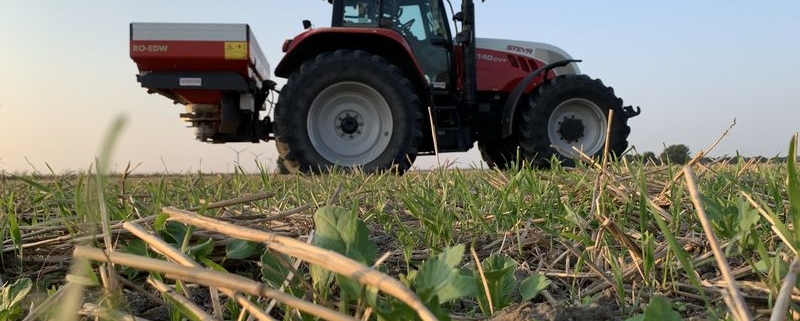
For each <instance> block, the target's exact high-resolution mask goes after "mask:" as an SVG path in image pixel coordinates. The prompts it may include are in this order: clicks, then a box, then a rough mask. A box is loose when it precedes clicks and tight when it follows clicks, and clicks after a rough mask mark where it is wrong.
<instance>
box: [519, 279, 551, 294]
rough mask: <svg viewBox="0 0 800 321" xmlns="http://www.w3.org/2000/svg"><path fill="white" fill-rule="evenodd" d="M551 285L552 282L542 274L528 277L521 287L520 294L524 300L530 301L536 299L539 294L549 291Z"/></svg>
mask: <svg viewBox="0 0 800 321" xmlns="http://www.w3.org/2000/svg"><path fill="white" fill-rule="evenodd" d="M550 283H551V282H550V280H549V279H547V277H546V276H544V274H541V273H536V274H534V275H531V276H529V277H527V278H526V279H525V280H524V281H522V283H521V284H520V285H519V293H520V294H521V295H522V300H523V301H529V300H531V299H533V298H535V297H536V296H538V295H539V293H541V292H542V291H544V290H545V289H547V287H548V286H549V285H550Z"/></svg>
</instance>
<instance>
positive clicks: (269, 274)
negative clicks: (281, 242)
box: [261, 251, 291, 288]
mask: <svg viewBox="0 0 800 321" xmlns="http://www.w3.org/2000/svg"><path fill="white" fill-rule="evenodd" d="M278 255H281V258H282V259H283V260H284V261H285V262H291V261H289V259H288V257H287V256H286V255H283V254H278ZM288 275H289V269H288V268H286V266H285V265H283V264H282V263H281V261H280V260H278V258H276V257H275V255H274V254H273V253H272V252H270V251H264V254H262V255H261V278H262V279H263V280H264V281H265V282H266V283H267V284H269V285H270V286H271V287H273V288H278V287H280V286H281V284H283V281H284V280H286V277H287V276H288Z"/></svg>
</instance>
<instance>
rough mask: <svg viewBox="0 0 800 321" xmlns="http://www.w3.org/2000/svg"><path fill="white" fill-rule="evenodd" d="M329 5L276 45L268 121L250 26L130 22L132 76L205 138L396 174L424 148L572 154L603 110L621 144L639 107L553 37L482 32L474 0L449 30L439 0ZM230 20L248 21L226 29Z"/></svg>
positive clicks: (357, 0) (298, 168)
mask: <svg viewBox="0 0 800 321" xmlns="http://www.w3.org/2000/svg"><path fill="white" fill-rule="evenodd" d="M329 2H332V5H333V19H332V26H331V27H330V28H311V24H310V23H309V22H308V21H305V22H304V24H305V27H306V30H305V31H304V32H302V33H300V34H299V35H297V36H296V37H294V38H293V39H291V40H287V41H286V42H285V43H284V46H283V51H284V52H285V56H284V57H283V59H282V60H281V61H280V63H279V64H278V65H277V67H276V68H275V75H276V76H278V77H283V78H287V79H288V80H287V82H286V85H285V86H283V87H282V88H281V90H280V95H279V98H278V102H277V105H275V108H274V120H272V119H270V118H269V117H265V118H263V119H260V116H259V112H261V111H264V110H265V108H264V105H265V102H266V101H268V99H267V98H268V95H269V94H270V90H271V89H274V82H272V81H271V80H269V74H268V65H267V64H266V59H264V58H263V54H261V51H260V49H259V48H258V45H257V43H256V42H255V38H254V37H253V36H252V32H251V31H250V30H249V27H247V26H246V25H211V24H203V25H191V26H189V25H185V24H183V28H182V27H181V25H182V24H136V23H134V24H131V57H132V58H133V59H134V61H136V62H137V65H138V66H139V70H140V71H141V73H140V75H139V82H141V84H142V86H143V87H146V88H148V89H150V90H151V91H152V92H157V93H160V94H162V95H165V96H167V97H170V98H172V99H173V100H175V101H176V102H177V103H181V104H184V105H187V109H188V111H189V112H188V113H186V114H182V116H183V117H184V118H185V119H186V120H187V121H189V122H191V123H192V125H193V126H195V127H197V129H198V138H199V139H201V140H204V141H209V142H214V143H224V142H242V141H250V142H257V141H259V140H270V139H275V142H276V146H277V149H278V151H279V153H280V156H281V158H282V159H283V162H284V165H285V166H286V167H287V168H288V169H289V170H290V171H292V172H307V173H321V172H326V171H329V170H331V169H332V168H343V169H350V168H361V169H363V170H365V171H368V172H374V171H385V170H393V171H398V172H403V171H405V170H407V169H409V168H410V167H411V165H412V164H413V162H414V160H415V159H416V157H417V156H418V155H431V154H435V153H442V152H463V151H467V150H469V149H470V148H472V147H473V145H474V143H476V142H477V143H478V148H479V149H480V152H481V155H482V156H483V159H484V160H485V161H486V162H487V163H488V164H489V165H490V166H496V167H499V168H506V167H508V166H509V165H510V164H513V163H515V162H518V161H528V162H531V163H533V164H535V165H540V166H546V165H548V164H550V163H551V162H553V161H558V162H562V163H564V164H566V165H572V164H574V161H575V160H576V159H577V158H578V157H579V154H578V153H577V152H576V150H577V151H580V152H582V153H584V154H586V155H588V156H598V155H602V153H603V150H604V145H605V144H606V135H607V127H608V123H609V119H608V115H609V111H613V119H612V120H611V127H610V132H609V133H608V139H609V142H608V144H609V147H610V152H611V153H613V154H615V155H621V154H622V153H623V152H624V151H625V149H626V148H627V146H628V142H627V137H628V134H629V133H630V127H628V125H627V120H628V118H631V117H634V116H636V115H638V114H639V112H640V110H638V109H637V110H634V109H633V108H631V107H623V104H622V100H621V99H620V98H618V97H617V96H616V95H615V94H614V91H613V89H612V88H610V87H607V86H605V85H604V84H603V83H602V82H601V81H600V80H597V79H592V78H590V77H588V76H586V75H583V74H581V73H580V71H579V69H578V66H577V62H579V60H575V59H572V58H571V57H570V56H569V55H568V54H567V53H566V52H564V51H563V50H561V49H559V48H557V47H554V46H552V45H547V44H543V43H536V42H527V41H516V40H502V39H483V38H476V37H475V13H474V2H473V1H472V0H464V1H462V8H461V12H458V13H455V14H453V15H452V19H453V20H455V21H457V22H458V23H460V26H461V28H460V29H461V30H457V32H456V34H455V36H453V34H452V33H451V30H450V24H449V21H450V20H449V19H448V15H447V12H446V10H445V3H443V0H333V1H329ZM234 27H239V28H242V30H241V31H240V32H238V33H237V32H232V33H231V34H230V35H229V36H226V35H224V33H223V32H222V30H223V29H226V28H227V29H234ZM181 28H182V30H184V32H175V30H177V29H181ZM168 29H169V30H172V31H169V32H167V31H168ZM227 29H226V30H227ZM193 33H194V34H193ZM233 35H236V36H235V37H233ZM179 37H185V38H180V39H179ZM233 38H236V39H233ZM193 42H194V43H195V45H196V46H199V43H200V42H205V43H207V45H208V48H206V49H205V50H206V52H205V55H206V58H208V61H206V62H205V63H201V60H202V59H200V58H199V57H193V58H192V57H188V56H191V55H193V54H194V55H200V54H199V53H197V52H199V51H197V52H191V53H190V52H188V49H187V48H181V47H180V46H185V45H187V44H191V43H193ZM214 42H216V44H214ZM159 45H161V46H163V47H158V46H159ZM167 45H171V46H172V47H167ZM217 47H220V48H217ZM171 48H175V49H174V50H175V51H173V52H172V53H171V54H170V50H173V49H171ZM181 50H183V51H181ZM198 50H199V49H198ZM222 56H224V57H225V59H224V60H223V59H222ZM231 57H233V58H239V59H238V60H237V59H231ZM158 62H161V64H159V63H158ZM209 62H213V63H209ZM233 62H239V64H238V65H237V64H234V63H233ZM265 68H266V70H267V71H265Z"/></svg>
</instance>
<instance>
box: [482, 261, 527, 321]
mask: <svg viewBox="0 0 800 321" xmlns="http://www.w3.org/2000/svg"><path fill="white" fill-rule="evenodd" d="M481 266H482V267H483V276H484V277H485V278H486V285H487V286H488V288H489V294H490V295H491V298H492V306H493V307H494V309H495V311H497V310H500V309H502V308H504V307H506V306H508V305H509V304H511V301H510V300H509V298H510V295H511V293H512V292H513V291H514V287H515V286H516V281H517V278H516V277H515V276H514V270H515V269H516V267H517V263H516V262H514V260H513V259H511V258H510V257H509V256H508V255H505V254H492V255H490V256H489V257H487V258H485V259H484V260H483V262H481ZM474 273H475V282H476V286H477V288H478V292H477V299H478V306H479V307H480V308H481V311H483V313H484V315H487V316H488V315H489V312H490V309H489V301H488V299H487V297H486V291H485V290H484V285H483V280H481V277H480V275H478V273H479V272H478V271H477V269H476V270H475V271H474Z"/></svg>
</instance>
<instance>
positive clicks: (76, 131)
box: [0, 0, 800, 173]
mask: <svg viewBox="0 0 800 321" xmlns="http://www.w3.org/2000/svg"><path fill="white" fill-rule="evenodd" d="M453 1H454V6H458V5H459V4H460V2H459V1H457V0H453ZM330 10H331V6H330V5H329V4H328V3H327V1H321V0H291V1H289V0H286V1H275V0H261V1H244V0H231V1H207V0H194V1H190V0H171V1H157V0H138V1H132V0H131V1H122V0H120V1H100V0H95V1H92V0H71V1H50V0H47V1H45V0H24V1H23V0H4V1H2V2H0V172H4V171H5V172H9V173H22V172H28V173H30V172H36V171H38V172H43V173H49V172H50V171H51V170H52V171H54V172H56V173H63V172H70V171H85V170H87V169H88V168H89V166H90V165H91V164H92V163H93V161H94V158H95V155H98V154H99V149H100V145H101V143H102V141H103V139H104V137H106V132H107V131H108V128H109V126H111V124H112V122H113V121H114V120H115V119H116V118H117V117H124V118H125V120H126V125H125V127H124V128H123V131H122V134H121V136H120V138H119V141H118V142H117V144H116V145H115V146H116V147H115V149H114V152H113V155H114V158H113V161H112V164H111V165H110V168H111V169H112V170H115V171H122V170H123V169H124V168H125V165H126V164H128V163H129V162H130V163H131V164H133V165H137V164H139V167H138V169H137V171H136V172H137V173H155V172H169V173H181V172H196V171H202V172H229V171H232V170H233V169H234V167H235V166H236V164H239V165H240V166H242V168H244V169H245V170H247V171H255V170H256V166H255V164H256V162H261V163H263V164H265V165H267V166H272V165H273V164H274V163H275V158H276V157H277V152H276V151H275V146H274V143H273V142H269V143H261V144H250V143H237V144H225V145H210V144H205V143H200V142H198V141H195V140H194V132H193V130H192V129H189V128H186V127H185V124H184V123H183V122H181V121H180V120H179V118H178V114H179V113H180V112H182V107H181V106H176V105H173V104H172V103H171V102H170V101H169V100H167V99H165V98H163V97H160V96H157V95H148V94H147V93H146V92H145V89H143V88H141V87H140V86H139V84H138V83H137V82H136V77H135V75H136V73H137V70H136V66H135V64H134V63H133V61H131V59H130V57H129V55H128V40H129V25H128V24H129V23H130V22H223V23H248V24H250V26H251V27H252V28H253V31H254V33H255V35H256V38H257V39H258V41H259V43H260V45H261V46H262V50H263V51H264V53H265V55H266V56H267V59H268V60H269V61H270V63H271V64H272V66H275V65H277V63H278V62H279V61H280V59H281V57H282V53H281V50H280V48H281V44H282V43H283V41H284V39H286V38H291V37H293V36H294V35H296V34H297V33H299V32H301V31H302V24H301V21H302V20H303V19H310V20H311V21H312V22H313V23H314V25H315V26H316V27H325V26H329V25H330ZM476 11H477V30H478V31H477V35H478V37H491V38H506V39H517V40H528V41H538V42H545V43H549V44H552V45H556V46H558V47H560V48H562V49H564V50H566V51H567V52H569V53H570V54H571V55H572V56H573V57H575V58H579V59H583V63H581V65H580V67H581V71H582V72H583V73H586V74H588V75H590V76H592V77H595V78H600V79H602V80H603V81H604V83H605V84H607V85H609V86H612V87H614V89H615V91H616V93H617V95H618V96H620V97H621V98H623V100H624V101H625V104H626V105H635V106H641V108H642V111H643V112H642V114H641V115H640V116H639V117H636V118H633V119H631V120H630V121H629V125H630V126H631V128H632V133H631V135H630V137H629V141H630V144H631V145H632V146H634V147H635V148H636V150H637V151H639V152H640V153H641V152H644V151H654V152H656V154H658V153H660V152H661V151H662V150H663V149H664V147H665V146H669V145H672V144H685V145H687V146H689V148H690V149H691V151H692V153H695V152H697V151H700V150H704V149H706V148H707V147H708V146H709V145H710V144H711V143H712V142H713V141H715V140H716V139H717V137H718V136H719V135H720V134H722V133H723V132H724V131H725V129H726V128H728V127H729V126H730V125H731V124H732V123H733V121H734V119H736V125H735V126H734V127H733V129H732V131H731V132H730V135H728V136H727V137H726V138H725V139H724V140H723V141H722V142H721V143H720V144H719V145H718V146H717V147H716V149H714V150H713V151H712V152H711V155H712V156H723V155H736V154H737V153H739V154H741V155H745V156H757V155H762V156H775V155H782V156H785V155H786V154H787V151H788V145H789V140H790V138H791V136H792V135H793V134H794V133H795V132H798V131H800V78H799V77H798V75H800V62H799V61H800V35H799V34H800V19H799V18H798V15H799V14H800V1H796V0H774V1H741V0H706V1H690V0H678V1H633V0H628V1H623V0H618V1H594V0H592V1H589V0H586V1H577V0H567V1H533V0H515V1H511V0H506V1H502V0H489V1H487V2H485V3H477V4H476ZM275 80H276V81H278V83H279V84H282V83H284V79H281V78H276V79H275ZM446 160H449V162H451V163H454V164H455V165H457V166H463V167H470V166H475V167H477V166H481V162H480V156H479V154H478V153H477V151H476V150H475V149H473V150H471V151H470V152H468V153H457V154H442V155H441V156H440V159H439V160H438V161H437V160H436V158H434V157H421V158H419V159H418V160H417V163H416V165H417V166H418V167H421V168H424V167H429V166H434V165H437V163H438V162H446Z"/></svg>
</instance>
